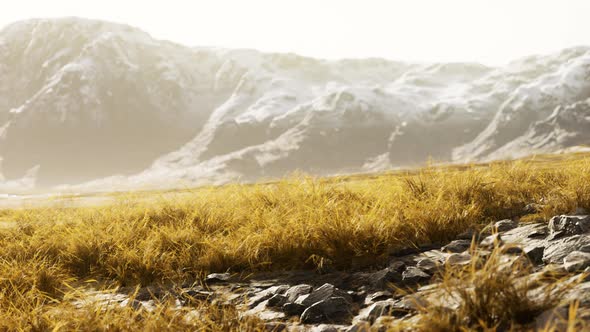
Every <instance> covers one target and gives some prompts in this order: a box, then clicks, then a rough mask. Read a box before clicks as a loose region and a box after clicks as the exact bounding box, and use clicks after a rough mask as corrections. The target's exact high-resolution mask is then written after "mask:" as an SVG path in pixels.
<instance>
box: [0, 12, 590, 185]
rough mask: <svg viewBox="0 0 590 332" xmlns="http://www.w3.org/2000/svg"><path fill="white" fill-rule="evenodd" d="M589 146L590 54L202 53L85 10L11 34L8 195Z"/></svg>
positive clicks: (1, 78)
mask: <svg viewBox="0 0 590 332" xmlns="http://www.w3.org/2000/svg"><path fill="white" fill-rule="evenodd" d="M585 144H590V48H589V47H575V48H569V49H565V50H563V51H561V52H559V53H556V54H550V55H545V56H531V57H527V58H523V59H520V60H517V61H514V62H512V63H510V64H508V65H507V66H505V67H501V68H491V67H486V66H482V65H479V64H474V63H434V64H423V63H402V62H394V61H389V60H383V59H360V60H339V61H327V60H318V59H312V58H307V57H302V56H298V55H294V54H266V53H260V52H257V51H254V50H225V49H213V48H190V47H186V46H182V45H178V44H174V43H171V42H167V41H160V40H155V39H153V38H152V37H150V36H149V35H148V34H146V33H145V32H142V31H140V30H138V29H135V28H132V27H129V26H125V25H119V24H113V23H108V22H100V21H91V20H84V19H76V18H66V19H38V20H30V21H24V22H18V23H14V24H12V25H10V26H8V27H6V28H4V29H3V30H2V31H0V158H1V159H0V160H1V163H0V191H21V190H27V189H31V188H35V187H36V188H77V189H83V188H86V189H92V190H95V189H105V190H112V189H122V188H140V187H146V186H148V187H149V186H154V187H155V186H178V185H195V184H202V183H224V182H228V181H253V180H258V179H263V178H274V177H281V176H284V175H285V174H288V173H290V172H293V171H296V170H299V171H303V172H308V173H311V174H317V175H328V174H340V173H348V172H363V171H375V170H384V169H389V168H394V167H403V166H413V165H419V164H423V163H424V162H425V161H426V160H428V159H429V158H434V159H435V160H439V161H449V162H451V161H478V160H491V159H503V158H513V157H520V156H524V155H528V154H533V153H546V152H556V151H560V150H562V149H565V148H570V147H574V146H580V145H585Z"/></svg>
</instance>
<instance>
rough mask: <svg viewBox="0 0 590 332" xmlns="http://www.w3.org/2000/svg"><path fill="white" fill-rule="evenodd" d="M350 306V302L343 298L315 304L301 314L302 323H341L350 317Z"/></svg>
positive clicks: (331, 298) (334, 298)
mask: <svg viewBox="0 0 590 332" xmlns="http://www.w3.org/2000/svg"><path fill="white" fill-rule="evenodd" d="M312 294H313V293H312ZM350 306H351V304H350V302H349V301H347V300H346V299H345V298H343V297H330V298H328V299H325V300H321V301H319V302H315V303H314V304H312V305H311V306H310V307H309V308H307V309H305V311H303V314H301V322H302V323H304V324H317V323H323V322H339V321H342V320H344V319H347V318H348V317H350V315H351V308H350Z"/></svg>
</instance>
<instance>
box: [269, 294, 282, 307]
mask: <svg viewBox="0 0 590 332" xmlns="http://www.w3.org/2000/svg"><path fill="white" fill-rule="evenodd" d="M285 303H287V297H286V296H284V295H281V294H275V295H273V296H272V297H271V298H269V299H268V303H267V305H268V306H269V307H271V308H277V307H282V306H283V305H284V304H285Z"/></svg>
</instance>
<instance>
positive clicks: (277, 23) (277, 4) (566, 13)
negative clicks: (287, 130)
mask: <svg viewBox="0 0 590 332" xmlns="http://www.w3.org/2000/svg"><path fill="white" fill-rule="evenodd" d="M589 12H590V1H587V0H571V1H564V0H557V1H549V0H548V1H544V0H519V1H514V0H500V1H499V0H495V1H491V0H490V1H486V0H450V1H440V0H431V1H427V0H419V1H416V0H412V1H393V0H363V1H360V0H359V1H343V0H322V1H317V0H298V1H276V0H249V1H242V0H215V1H213V0H209V1H186V0H167V1H145V0H144V1H136V0H125V1H123V0H101V1H97V0H96V1H95V0H92V1H80V0H52V1H45V0H19V1H11V2H10V5H8V6H6V5H5V6H3V8H2V10H1V11H0V26H4V25H6V24H9V23H11V22H13V21H17V20H22V19H27V18H32V17H60V16H80V17H87V18H95V19H102V20H110V21H115V22H122V23H127V24H130V25H133V26H137V27H139V28H141V29H143V30H146V31H148V32H149V33H151V34H152V35H153V36H155V37H156V38H160V39H169V40H172V41H176V42H179V43H182V44H186V45H192V46H220V47H228V48H236V47H237V48H255V49H259V50H263V51H272V52H295V53H299V54H303V55H309V56H315V57H323V58H342V57H385V58H390V59H398V60H411V61H477V62H483V63H487V64H502V63H505V62H507V61H510V60H512V59H514V58H516V57H520V56H524V55H529V54H535V53H547V52H552V51H556V50H559V49H561V48H564V47H569V46H574V45H582V44H590V35H589V34H588V31H590V20H588V17H587V15H588V13H589Z"/></svg>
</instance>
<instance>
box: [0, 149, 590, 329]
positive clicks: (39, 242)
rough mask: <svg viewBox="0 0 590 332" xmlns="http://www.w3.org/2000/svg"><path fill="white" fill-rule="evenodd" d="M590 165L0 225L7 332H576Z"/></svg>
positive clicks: (442, 176)
mask: <svg viewBox="0 0 590 332" xmlns="http://www.w3.org/2000/svg"><path fill="white" fill-rule="evenodd" d="M588 156H589V155H588V154H564V155H559V156H558V155H545V156H541V157H536V158H533V159H526V160H519V161H516V162H493V163H489V164H477V165H456V166H446V167H427V168H422V169H418V170H412V171H404V170H400V171H397V172H394V173H379V174H372V175H354V176H343V177H333V178H310V177H292V178H288V179H285V180H282V181H278V182H269V183H261V184H253V185H245V184H231V185H225V186H219V187H213V186H209V187H199V188H195V189H190V190H183V191H175V190H170V191H146V192H137V193H124V194H117V195H105V196H104V197H108V198H110V200H102V201H92V200H91V199H92V198H96V197H95V196H86V197H62V198H61V199H62V200H63V201H60V200H59V199H54V198H50V199H49V200H48V201H45V202H44V201H41V202H40V204H39V205H38V207H36V208H34V207H31V206H32V204H30V202H27V203H26V204H25V206H23V207H20V208H18V209H0V256H1V257H2V260H0V286H1V287H0V329H1V330H41V331H44V330H55V331H62V330H63V331H70V330H89V329H92V330H99V331H103V330H105V331H106V330H123V331H127V330H143V331H194V330H206V331H220V330H223V331H237V330H239V331H284V330H287V331H373V330H392V331H425V332H426V331H432V330H433V328H434V330H440V331H460V330H484V329H485V330H487V331H507V330H515V331H564V330H566V329H567V328H570V330H571V331H578V330H580V331H582V330H585V329H588V327H589V326H590V300H589V299H590V292H589V289H590V282H589V281H588V272H589V270H590V254H588V248H589V247H590V235H589V234H590V233H589V232H590V216H588V211H589V210H590V159H589V157H588ZM70 200H72V201H70ZM76 200H78V203H83V204H71V205H68V204H69V203H73V202H75V201H76ZM71 206H75V207H71Z"/></svg>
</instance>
